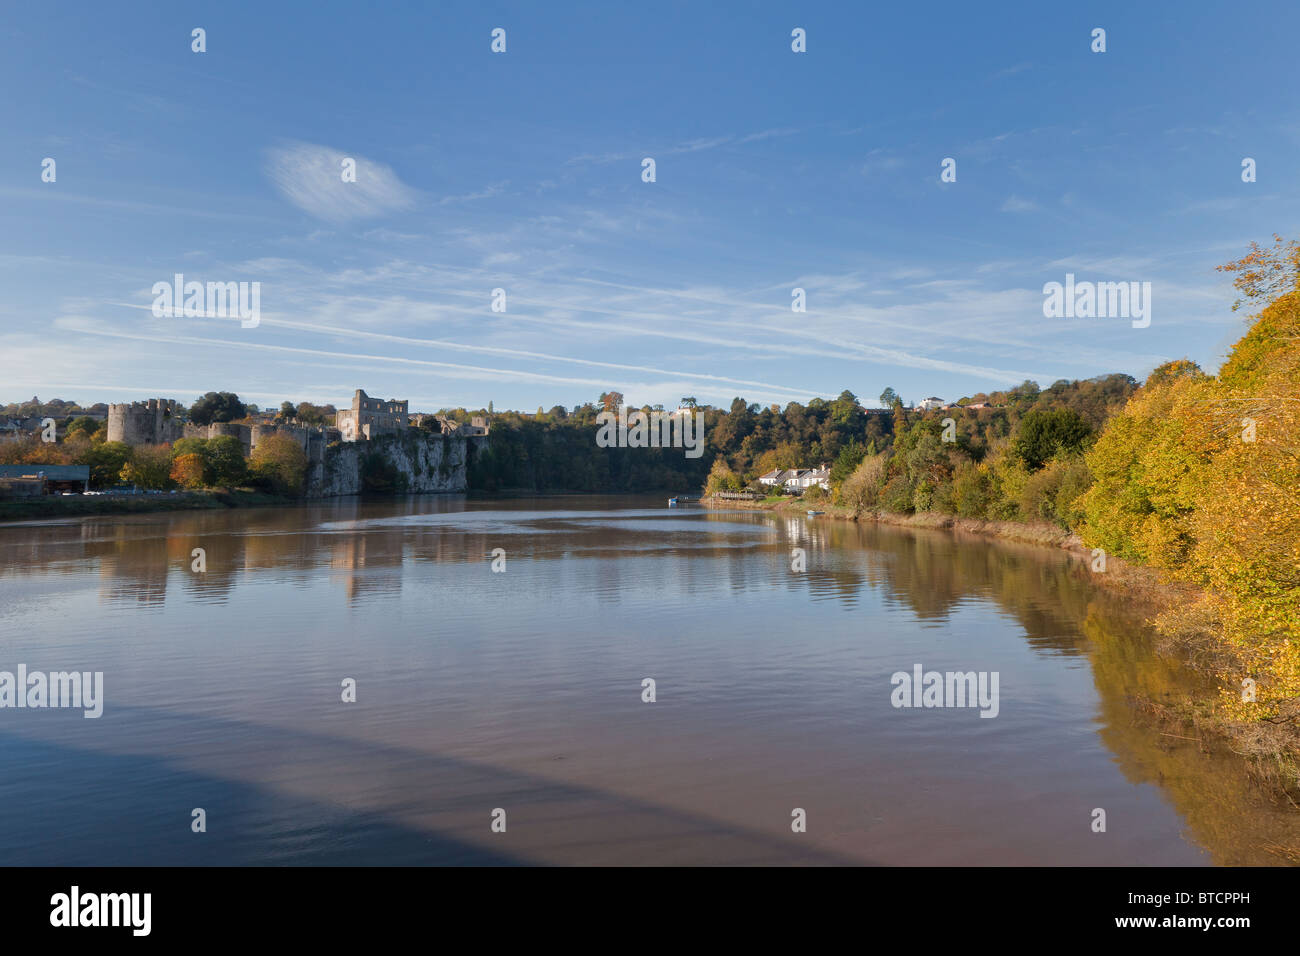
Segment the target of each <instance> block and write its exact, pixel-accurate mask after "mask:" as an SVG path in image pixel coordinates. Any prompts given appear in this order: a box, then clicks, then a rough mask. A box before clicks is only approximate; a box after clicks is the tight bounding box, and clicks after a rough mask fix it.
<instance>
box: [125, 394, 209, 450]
mask: <svg viewBox="0 0 1300 956" xmlns="http://www.w3.org/2000/svg"><path fill="white" fill-rule="evenodd" d="M183 437H185V435H184V430H183V423H182V422H181V419H180V416H179V414H178V412H177V407H176V402H175V401H173V400H172V399H170V398H151V399H149V401H147V402H131V403H130V404H129V405H109V406H108V440H109V441H120V442H125V443H126V444H128V445H161V444H164V443H166V442H174V441H176V440H177V439H179V438H183ZM204 437H205V438H206V437H207V436H206V435H205V436H204Z"/></svg>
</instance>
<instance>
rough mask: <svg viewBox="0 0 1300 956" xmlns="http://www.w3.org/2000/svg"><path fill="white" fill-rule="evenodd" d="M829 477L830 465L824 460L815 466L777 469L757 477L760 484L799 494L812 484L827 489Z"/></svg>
mask: <svg viewBox="0 0 1300 956" xmlns="http://www.w3.org/2000/svg"><path fill="white" fill-rule="evenodd" d="M830 479H831V469H830V466H829V465H827V464H826V463H824V462H823V463H822V464H821V465H819V466H817V467H816V468H790V469H786V470H784V471H782V470H780V469H777V470H776V471H769V472H768V473H767V474H765V475H759V477H758V480H759V482H760V483H761V484H764V485H767V486H769V487H774V488H783V489H785V490H786V491H788V492H791V493H792V494H800V495H801V494H803V493H804V492H805V491H807V490H808V489H809V488H811V487H813V486H814V485H816V486H817V487H819V488H825V489H826V490H828V491H829V490H830V486H831V484H830Z"/></svg>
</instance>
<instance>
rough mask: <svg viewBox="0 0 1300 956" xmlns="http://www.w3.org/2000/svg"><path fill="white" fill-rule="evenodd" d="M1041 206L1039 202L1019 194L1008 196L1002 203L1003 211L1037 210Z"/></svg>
mask: <svg viewBox="0 0 1300 956" xmlns="http://www.w3.org/2000/svg"><path fill="white" fill-rule="evenodd" d="M1039 208H1041V207H1040V206H1039V205H1038V203H1036V202H1034V201H1033V200H1031V199H1021V198H1020V197H1019V196H1008V197H1007V200H1006V202H1004V203H1003V204H1002V211H1003V212H1035V211H1037V210H1038V209H1039Z"/></svg>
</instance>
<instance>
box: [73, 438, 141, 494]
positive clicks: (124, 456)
mask: <svg viewBox="0 0 1300 956" xmlns="http://www.w3.org/2000/svg"><path fill="white" fill-rule="evenodd" d="M130 460H131V446H130V445H128V444H126V443H125V442H120V441H108V442H103V443H100V444H91V445H88V446H87V447H86V448H84V449H83V450H82V451H81V452H80V454H79V455H78V457H77V464H79V465H89V466H90V487H92V488H110V487H112V486H113V485H116V484H117V483H118V482H119V481H120V480H121V474H122V468H123V467H125V465H126V463H127V462H128V461H130Z"/></svg>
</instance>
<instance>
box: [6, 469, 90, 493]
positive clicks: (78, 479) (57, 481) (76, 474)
mask: <svg viewBox="0 0 1300 956" xmlns="http://www.w3.org/2000/svg"><path fill="white" fill-rule="evenodd" d="M0 483H2V484H3V485H5V486H6V489H7V490H8V491H9V492H10V493H11V494H19V495H30V494H33V493H36V494H47V495H48V494H56V493H58V492H60V491H77V492H81V491H85V490H87V489H88V488H89V487H90V466H89V465H0ZM36 488H39V489H40V490H39V491H35V489H36Z"/></svg>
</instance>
